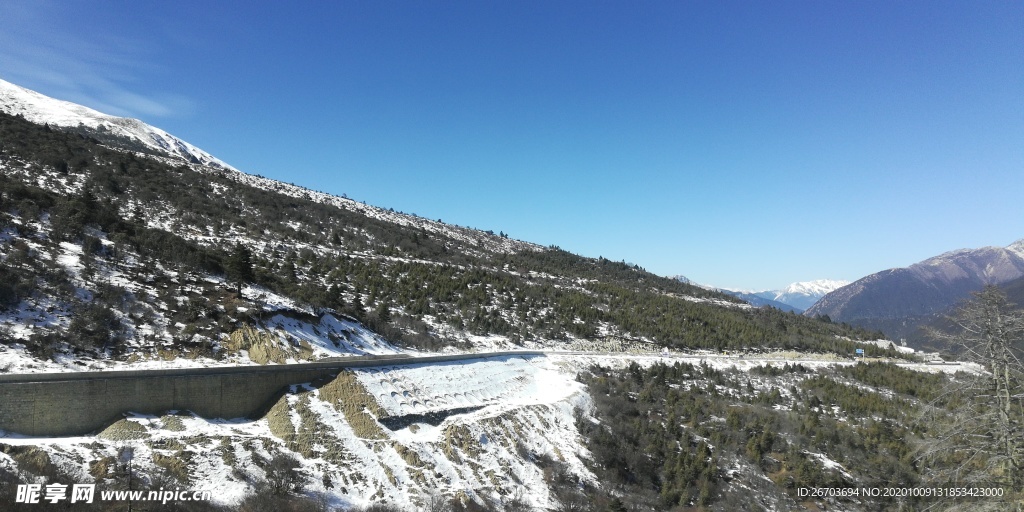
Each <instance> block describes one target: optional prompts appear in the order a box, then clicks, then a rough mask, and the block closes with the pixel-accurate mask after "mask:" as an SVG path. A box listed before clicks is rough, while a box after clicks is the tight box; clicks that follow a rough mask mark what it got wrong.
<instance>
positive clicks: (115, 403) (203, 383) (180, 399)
mask: <svg viewBox="0 0 1024 512" xmlns="http://www.w3.org/2000/svg"><path fill="white" fill-rule="evenodd" d="M537 355H542V353H541V352H512V353H485V354H468V355H448V356H430V357H404V356H400V357H389V358H373V357H353V358H338V360H334V361H329V362H320V363H304V364H293V365H271V366H244V367H237V366H236V367H221V368H194V369H176V370H148V371H147V370H138V371H123V372H76V373H47V374H16V375H0V430H4V431H7V432H14V433H18V434H24V435H29V436H68V435H84V434H88V433H91V432H95V431H97V430H101V429H103V428H105V427H106V426H108V425H110V424H111V423H113V422H114V421H116V420H118V419H120V418H122V417H124V413H126V412H137V413H142V414H162V413H164V412H166V411H170V410H189V411H192V412H194V413H196V414H198V415H200V416H203V417H205V418H226V419H227V418H240V417H247V416H251V415H254V414H258V413H259V412H261V411H262V410H263V409H264V408H265V407H266V406H268V405H269V401H270V400H271V399H273V398H275V397H276V396H277V394H278V393H281V392H282V391H283V390H284V388H285V387H287V386H289V385H292V384H299V383H303V382H311V381H314V380H317V379H319V378H329V377H332V376H334V375H337V374H338V372H339V371H341V370H342V369H345V368H366V367H376V366H396V365H402V366H406V365H415V364H437V363H444V362H451V361H464V360H472V359H484V358H493V357H517V356H519V357H532V356H537Z"/></svg>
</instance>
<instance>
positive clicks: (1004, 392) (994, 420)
mask: <svg viewBox="0 0 1024 512" xmlns="http://www.w3.org/2000/svg"><path fill="white" fill-rule="evenodd" d="M949 319H950V320H951V321H952V323H953V329H952V330H951V331H949V332H944V331H932V332H930V333H929V334H930V335H931V336H932V337H933V338H935V339H937V340H939V341H944V342H946V343H948V344H949V346H951V347H952V348H954V349H957V350H959V352H960V353H961V355H962V357H963V358H964V359H966V360H969V361H973V362H976V363H979V364H980V365H982V366H983V367H984V369H985V374H983V375H980V376H976V377H969V376H958V377H956V378H955V385H953V386H951V387H950V388H949V389H947V390H946V391H947V393H945V394H944V395H943V397H942V400H943V401H944V402H945V403H947V404H949V405H947V407H946V408H945V409H946V411H941V412H940V411H939V410H938V409H935V408H933V409H931V412H932V413H933V415H932V416H931V417H929V418H927V420H928V421H930V422H932V423H930V424H929V425H928V426H929V428H930V429H932V430H933V432H936V433H937V434H938V436H937V437H936V438H935V439H933V440H932V441H933V442H930V443H926V445H925V449H924V450H923V451H922V455H923V456H922V459H925V460H936V459H937V458H942V459H943V460H944V464H943V465H944V466H945V470H944V471H940V472H938V473H937V474H936V475H934V476H935V477H937V478H939V477H941V478H946V479H948V480H949V481H948V483H972V484H990V485H998V486H1001V487H1003V488H1004V489H1005V490H1006V492H1007V493H1008V494H1009V493H1014V494H1016V495H1017V496H1018V497H1019V496H1021V493H1022V492H1024V364H1022V360H1024V357H1022V354H1024V312H1022V311H1021V310H1020V309H1017V308H1016V306H1015V305H1014V304H1013V303H1011V302H1009V300H1008V299H1007V297H1006V295H1005V294H1004V293H1003V292H1002V290H1000V289H999V288H997V287H994V286H989V287H986V288H985V289H984V290H982V291H980V292H978V293H976V294H975V297H974V299H973V300H971V301H969V302H967V303H965V304H964V305H963V306H961V307H960V308H959V309H958V310H957V312H956V314H954V315H953V316H952V317H950V318H949ZM950 409H952V410H951V411H950ZM936 483H940V482H936Z"/></svg>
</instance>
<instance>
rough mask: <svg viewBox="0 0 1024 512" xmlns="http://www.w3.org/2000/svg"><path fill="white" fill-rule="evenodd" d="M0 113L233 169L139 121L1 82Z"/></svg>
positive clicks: (143, 149) (101, 139)
mask: <svg viewBox="0 0 1024 512" xmlns="http://www.w3.org/2000/svg"><path fill="white" fill-rule="evenodd" d="M0 110H2V111H4V112H7V113H9V114H11V115H20V116H22V117H24V118H25V119H26V120H28V121H31V122H33V123H36V124H48V125H50V126H55V127H62V128H80V129H83V130H85V131H87V132H88V133H89V135H91V136H94V137H96V138H97V139H98V140H100V141H101V142H105V143H106V142H111V141H113V140H118V141H133V142H135V143H136V144H138V146H139V147H138V148H130V149H137V150H139V151H144V152H156V153H158V154H161V155H168V156H171V157H176V158H181V159H184V160H185V161H187V162H190V163H194V164H200V165H206V166H210V167H221V168H225V169H233V168H232V167H231V166H230V165H228V164H226V163H224V162H222V161H221V160H219V159H217V158H216V157H214V156H213V155H211V154H209V153H207V152H206V151H203V150H201V149H199V148H197V147H195V146H193V145H192V144H189V143H188V142H185V141H183V140H181V139H179V138H177V137H175V136H173V135H171V134H169V133H167V132H165V131H163V130H161V129H160V128H156V127H154V126H150V125H148V124H146V123H143V122H142V121H139V120H138V119H130V118H126V117H116V116H111V115H107V114H104V113H102V112H97V111H95V110H93V109H91V108H89V107H84V106H82V105H78V104H76V103H71V102H69V101H63V100H58V99H54V98H51V97H49V96H44V95H42V94H39V93H38V92H35V91H32V90H30V89H26V88H24V87H20V86H17V85H14V84H12V83H10V82H7V81H4V80H2V79H0ZM146 150H148V151H146Z"/></svg>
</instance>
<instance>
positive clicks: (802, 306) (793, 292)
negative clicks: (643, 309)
mask: <svg viewBox="0 0 1024 512" xmlns="http://www.w3.org/2000/svg"><path fill="white" fill-rule="evenodd" d="M1021 249H1022V250H1024V245H1022V247H1021ZM672 279H675V280H677V281H680V282H683V283H686V284H692V285H694V286H700V287H701V288H706V289H708V290H717V291H720V292H724V293H728V294H729V295H732V296H735V297H739V298H741V299H743V300H745V301H747V302H749V303H750V304H751V305H754V306H758V307H760V306H771V307H773V308H777V309H781V310H783V311H795V312H797V313H800V312H803V311H804V310H806V309H807V308H809V307H811V306H812V305H814V303H815V302H817V301H818V299H820V298H822V297H824V296H825V295H826V294H828V293H829V292H831V291H832V290H836V289H838V288H842V287H843V286H846V285H847V284H850V283H849V281H843V280H838V279H817V280H814V281H802V282H799V283H792V284H790V285H789V286H787V287H785V288H783V289H782V290H764V291H750V290H730V289H728V288H717V287H714V286H708V285H702V284H697V283H694V282H693V281H691V280H690V279H688V278H687V277H686V276H683V275H676V276H672Z"/></svg>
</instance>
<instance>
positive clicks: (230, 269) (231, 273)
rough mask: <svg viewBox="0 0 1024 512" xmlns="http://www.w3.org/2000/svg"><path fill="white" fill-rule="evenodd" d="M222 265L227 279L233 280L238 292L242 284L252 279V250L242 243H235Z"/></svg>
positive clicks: (240, 290) (240, 291)
mask: <svg viewBox="0 0 1024 512" xmlns="http://www.w3.org/2000/svg"><path fill="white" fill-rule="evenodd" d="M224 267H225V270H226V271H227V274H228V279H229V280H231V281H234V282H235V284H236V286H237V290H238V293H242V284H244V283H247V282H250V281H252V280H253V270H252V252H250V251H249V248H248V247H246V246H244V245H242V244H236V245H235V248H234V250H232V251H231V254H230V255H228V258H227V261H226V262H225V265H224Z"/></svg>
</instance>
